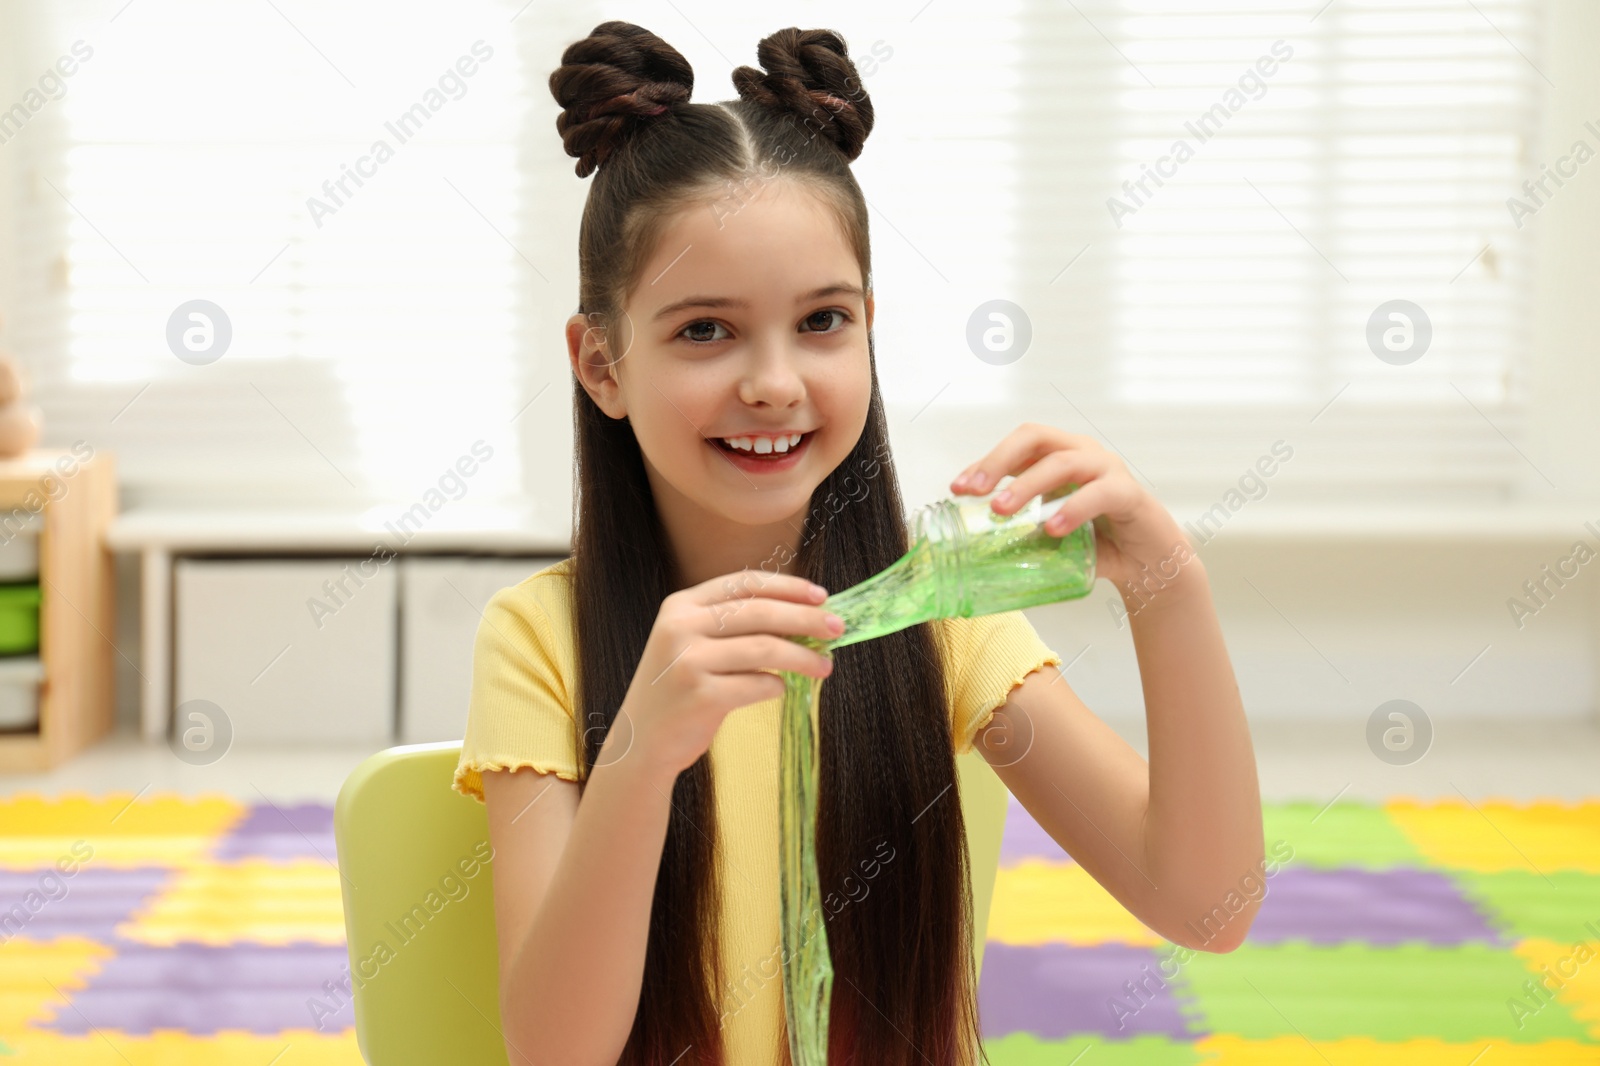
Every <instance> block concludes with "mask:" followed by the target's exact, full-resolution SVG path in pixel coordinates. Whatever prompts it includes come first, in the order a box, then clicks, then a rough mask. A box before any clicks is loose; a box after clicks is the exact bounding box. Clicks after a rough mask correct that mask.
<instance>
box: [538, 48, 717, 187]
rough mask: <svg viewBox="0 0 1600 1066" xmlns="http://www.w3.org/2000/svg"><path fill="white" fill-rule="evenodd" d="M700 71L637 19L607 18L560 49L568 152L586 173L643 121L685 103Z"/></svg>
mask: <svg viewBox="0 0 1600 1066" xmlns="http://www.w3.org/2000/svg"><path fill="white" fill-rule="evenodd" d="M693 89H694V71H693V69H691V68H690V66H689V61H688V60H686V59H684V58H683V55H682V53H680V52H679V51H678V50H677V49H676V48H674V47H672V46H671V45H670V44H668V43H667V42H666V41H663V40H662V39H661V38H660V37H657V36H656V35H655V34H653V33H651V32H650V31H649V30H647V29H645V28H644V27H642V26H635V25H634V24H633V23H631V22H619V21H615V20H613V21H611V22H602V23H601V24H600V25H598V26H596V27H595V28H594V30H593V31H592V32H590V34H589V36H587V37H585V38H584V39H583V40H581V41H574V42H573V43H572V44H570V45H568V46H567V50H566V51H565V52H562V53H561V66H560V67H558V68H557V69H556V70H555V71H554V72H553V73H551V75H550V93H551V95H553V96H554V97H555V98H556V103H558V104H560V105H561V106H562V107H563V108H564V109H565V110H563V111H562V112H561V114H560V115H558V116H557V117H556V132H558V133H560V134H561V143H562V146H563V147H565V148H566V150H567V154H568V155H570V156H575V157H576V158H577V160H578V165H577V168H576V169H577V172H578V177H580V178H582V177H587V176H588V175H589V174H590V173H592V172H593V171H594V169H595V168H596V167H599V166H601V165H602V164H603V163H605V161H606V159H607V158H608V157H609V156H610V155H611V153H612V152H613V151H615V150H616V148H617V146H618V145H619V144H621V143H622V142H623V141H625V140H626V139H627V138H628V136H629V135H631V134H632V133H633V132H634V131H635V130H637V129H638V128H639V127H640V126H641V125H642V124H643V123H642V122H641V121H639V120H641V119H645V118H649V117H650V116H653V115H659V114H662V113H663V112H664V111H667V110H670V109H671V108H672V106H673V105H674V104H681V103H685V102H687V101H688V99H689V95H690V93H691V92H692V91H693Z"/></svg>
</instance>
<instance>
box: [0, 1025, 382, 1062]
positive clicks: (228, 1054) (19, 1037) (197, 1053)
mask: <svg viewBox="0 0 1600 1066" xmlns="http://www.w3.org/2000/svg"><path fill="white" fill-rule="evenodd" d="M0 1040H4V1041H6V1042H7V1043H8V1044H9V1045H10V1051H11V1055H12V1057H10V1058H0V1061H4V1062H5V1063H6V1064H7V1066H10V1064H11V1063H19V1064H22V1063H26V1064H28V1066H33V1064H35V1063H37V1064H38V1066H362V1061H361V1050H360V1048H359V1047H357V1045H356V1033H355V1030H354V1029H351V1030H349V1031H348V1032H346V1033H343V1034H340V1035H337V1036H330V1035H329V1034H327V1033H318V1032H316V1031H314V1030H311V1029H307V1030H304V1031H300V1030H285V1031H284V1032H282V1033H278V1034H275V1035H273V1036H256V1035H254V1034H252V1033H240V1032H232V1031H229V1032H222V1033H218V1034H216V1035H215V1036H205V1037H193V1036H188V1035H186V1034H184V1033H177V1032H170V1031H165V1030H163V1031H161V1032H158V1033H154V1034H152V1035H150V1036H130V1035H128V1034H126V1033H120V1032H117V1031H115V1030H102V1031H101V1032H100V1033H98V1034H90V1035H88V1036H61V1035H59V1034H57V1033H45V1032H38V1031H29V1032H26V1033H18V1034H13V1033H6V1034H4V1035H0Z"/></svg>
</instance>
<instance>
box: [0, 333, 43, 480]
mask: <svg viewBox="0 0 1600 1066" xmlns="http://www.w3.org/2000/svg"><path fill="white" fill-rule="evenodd" d="M38 439H39V408H38V407H36V406H34V405H33V404H31V403H29V402H28V398H27V396H26V395H24V392H23V387H22V368H21V366H20V365H19V364H18V363H17V361H16V360H15V359H14V358H12V357H11V356H9V355H7V354H6V353H4V352H0V458H4V459H12V458H15V457H16V456H19V455H21V454H23V453H24V452H26V451H27V450H28V449H29V448H31V447H33V445H34V442H35V441H37V440H38Z"/></svg>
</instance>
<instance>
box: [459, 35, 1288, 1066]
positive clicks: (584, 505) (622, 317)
mask: <svg viewBox="0 0 1600 1066" xmlns="http://www.w3.org/2000/svg"><path fill="white" fill-rule="evenodd" d="M757 56H758V57H759V60H760V62H761V64H762V66H763V67H764V69H756V68H753V67H740V68H739V69H738V70H736V71H734V73H733V82H734V85H735V87H736V89H737V91H738V95H739V99H737V100H732V101H728V102H725V103H720V104H694V103H690V102H689V97H690V91H691V88H692V86H693V80H694V79H693V73H692V72H691V70H690V68H689V65H688V64H687V63H686V62H685V61H684V58H683V56H682V55H680V54H679V53H678V52H677V51H676V50H675V49H673V48H672V47H671V46H669V45H668V44H666V43H665V42H664V41H662V40H661V39H660V38H659V37H657V36H655V35H654V34H652V33H650V32H648V31H647V30H644V29H642V28H640V27H638V26H634V25H631V24H628V23H625V22H606V23H603V24H601V25H600V26H597V27H596V28H595V29H594V31H593V32H592V33H591V34H590V35H589V36H588V37H587V38H585V39H584V40H581V41H578V42H576V43H574V44H572V45H571V46H570V47H568V48H567V50H566V51H565V53H564V54H563V55H562V65H561V67H560V69H558V70H556V71H555V72H554V73H553V74H552V75H551V78H550V88H551V91H552V93H553V94H554V95H555V98H556V100H557V101H558V102H559V103H560V104H561V106H562V107H563V108H564V109H565V110H564V111H563V112H562V114H561V115H560V117H559V118H558V119H557V120H556V128H557V130H558V131H559V132H560V133H561V136H562V142H563V144H564V146H565V148H566V150H567V152H568V153H570V154H571V155H573V156H575V157H577V159H578V163H577V168H576V169H577V174H578V176H579V177H580V178H581V177H586V176H588V175H589V174H590V173H592V172H596V171H598V173H597V175H596V177H595V179H594V182H593V184H592V185H591V187H590V189H589V196H588V201H587V203H586V205H585V208H584V212H583V220H582V228H581V230H580V233H579V269H580V293H579V295H580V302H579V307H578V312H577V313H576V314H574V315H573V316H572V318H571V319H570V320H569V322H568V324H567V329H566V339H567V347H568V355H569V358H570V362H571V366H572V371H573V391H572V397H573V422H574V427H575V434H576V452H577V473H576V479H575V485H576V501H575V502H576V508H575V510H576V516H575V523H574V537H573V546H572V554H571V557H570V558H569V559H567V560H565V561H563V562H561V563H559V564H556V565H554V566H551V567H548V568H546V569H544V570H541V571H540V572H538V573H536V574H534V575H533V576H531V577H529V578H527V579H526V580H524V581H523V582H521V583H520V584H518V585H515V586H513V587H511V588H507V589H502V590H501V591H500V592H498V593H497V594H496V595H495V596H494V598H493V600H492V601H491V602H490V604H489V606H488V608H487V610H486V612H485V614H484V619H483V623H482V625H481V626H480V627H479V630H478V635H477V644H476V648H475V651H474V661H473V686H472V698H471V704H470V711H469V716H468V721H467V728H466V737H465V740H464V742H463V745H462V752H461V762H460V765H459V767H458V769H457V771H456V776H455V788H456V789H457V790H458V791H460V792H462V793H464V794H466V795H471V796H475V797H477V798H479V799H481V800H483V801H484V802H485V804H486V805H487V814H488V823H489V834H490V839H491V842H492V844H493V846H494V854H495V864H494V865H495V878H494V884H495V892H494V902H495V916H496V925H497V935H498V940H499V965H500V995H501V1003H500V1006H501V1017H502V1021H503V1034H504V1036H505V1042H506V1049H507V1054H508V1055H509V1057H510V1060H511V1062H512V1063H513V1064H516V1066H524V1064H537V1066H557V1064H559V1066H601V1064H606V1066H609V1064H612V1063H626V1064H630V1066H632V1064H637V1066H671V1064H674V1063H677V1064H681V1066H690V1064H694V1066H704V1064H712V1063H725V1064H727V1066H771V1064H774V1063H787V1061H788V1050H787V1036H786V1033H785V1029H784V1023H783V1000H782V979H781V973H780V968H779V967H780V963H781V961H782V954H781V947H780V940H779V911H778V908H779V887H778V854H779V846H778V843H779V842H778V784H777V770H778V726H779V721H778V711H779V704H780V696H781V693H782V691H783V683H782V680H781V679H780V678H779V677H778V676H777V672H778V671H783V670H788V671H795V672H798V673H802V674H809V675H812V676H817V677H827V678H828V679H829V680H828V681H827V683H826V684H825V685H823V687H822V701H821V705H820V709H819V712H818V713H819V719H820V738H819V750H820V768H819V793H820V798H819V801H818V812H817V823H818V827H817V833H818V844H817V865H818V872H819V876H820V881H821V891H822V893H823V894H824V896H826V897H827V898H828V899H829V900H830V901H832V902H831V903H830V905H829V906H828V908H827V911H828V913H827V914H826V915H825V928H826V931H827V939H828V946H829V949H830V952H831V954H832V962H833V968H834V982H833V999H832V1003H831V1026H830V1049H829V1060H830V1061H831V1062H834V1063H847V1062H849V1063H857V1064H860V1066H890V1064H894V1066H898V1064H907V1066H909V1064H912V1063H918V1064H922V1063H929V1064H933V1066H967V1064H969V1063H973V1062H976V1061H978V1060H979V1059H980V1057H981V1055H982V1052H981V1050H980V1048H979V1041H978V1023H977V1017H976V1015H977V1001H976V989H975V987H974V986H975V981H974V978H973V966H972V938H973V937H974V936H978V937H981V936H982V935H983V932H984V931H983V930H981V929H972V928H970V925H971V917H970V908H971V901H970V890H969V885H968V871H967V854H966V843H965V837H964V834H963V824H962V818H961V805H960V799H959V794H958V793H957V792H956V790H955V782H956V765H955V756H956V755H957V754H958V753H964V752H967V751H970V750H972V749H973V748H976V749H977V750H979V751H980V752H981V753H982V754H983V756H984V758H985V759H987V760H988V761H989V763H990V764H991V765H992V766H994V768H995V770H996V772H997V773H998V774H999V776H1000V778H1001V780H1002V781H1004V783H1005V784H1006V786H1007V787H1008V788H1009V789H1010V790H1011V793H1012V794H1013V795H1015V796H1016V797H1017V798H1018V799H1019V800H1020V801H1021V802H1022V804H1023V805H1024V806H1026V807H1027V809H1028V811H1029V812H1030V813H1031V814H1032V815H1033V817H1034V818H1035V819H1037V821H1038V822H1039V824H1040V825H1041V826H1042V827H1043V828H1044V829H1045V830H1046V831H1047V832H1048V833H1049V834H1050V835H1051V836H1052V837H1053V838H1054V839H1055V840H1056V841H1057V842H1059V843H1060V844H1061V846H1062V847H1063V848H1064V849H1065V850H1066V851H1067V852H1068V853H1070V854H1071V855H1072V856H1073V858H1074V859H1076V860H1077V861H1078V862H1079V863H1080V864H1082V866H1083V867H1084V869H1085V870H1086V871H1087V872H1088V873H1089V874H1090V875H1092V876H1093V877H1094V878H1095V879H1096V880H1097V881H1098V882H1099V883H1100V884H1102V885H1104V886H1105V887H1106V888H1107V889H1108V890H1109V891H1110V892H1111V893H1112V894H1113V895H1114V896H1115V897H1116V898H1117V899H1118V900H1119V901H1120V902H1121V903H1122V904H1123V905H1124V906H1126V907H1127V909H1128V910H1129V911H1130V912H1131V913H1133V914H1134V915H1136V916H1137V917H1138V918H1139V919H1140V920H1141V921H1143V922H1144V923H1145V924H1146V925H1148V926H1149V927H1150V928H1151V929H1153V930H1154V931H1156V932H1157V933H1159V934H1161V935H1162V936H1164V937H1166V938H1167V939H1168V940H1171V941H1173V942H1175V943H1177V944H1181V945H1186V946H1189V947H1193V948H1198V949H1203V950H1208V951H1227V950H1230V949H1232V948H1233V947H1235V946H1237V945H1238V944H1239V942H1240V941H1241V940H1242V939H1243V937H1244V935H1245V932H1246V930H1247V929H1248V927H1249V925H1250V922H1251V920H1252V918H1253V917H1254V909H1255V904H1254V903H1251V904H1249V906H1248V907H1247V909H1245V910H1244V911H1236V912H1232V913H1231V915H1230V913H1229V912H1227V911H1223V912H1221V913H1223V914H1224V915H1228V916H1229V917H1228V920H1227V921H1226V922H1225V924H1223V925H1222V926H1221V927H1220V929H1217V928H1215V927H1209V926H1208V927H1207V928H1211V929H1212V932H1211V935H1210V936H1209V938H1208V939H1207V940H1205V941H1204V942H1201V941H1199V940H1198V938H1197V935H1196V933H1195V932H1194V931H1193V929H1192V928H1191V924H1190V923H1191V921H1199V920H1201V918H1202V916H1206V917H1210V916H1212V915H1214V914H1215V913H1218V912H1217V910H1216V908H1217V907H1218V904H1219V902H1220V901H1221V900H1223V898H1224V897H1225V896H1227V895H1229V894H1230V893H1233V890H1234V886H1236V885H1237V884H1238V883H1239V881H1240V878H1241V877H1242V876H1244V875H1246V874H1249V873H1252V872H1259V870H1260V869H1261V867H1262V858H1263V856H1262V851H1263V849H1262V826H1261V810H1260V801H1259V795H1258V790H1257V784H1256V775H1255V764H1254V761H1253V755H1252V752H1251V746H1250V738H1249V733H1248V731H1247V729H1246V724H1245V717H1244V713H1243V709H1242V707H1241V705H1240V700H1239V692H1238V688H1237V686H1236V684H1235V682H1234V678H1233V672H1232V668H1231V666H1230V664H1229V661H1228V655H1227V650H1226V648H1225V647H1224V645H1223V641H1222V635H1221V631H1220V628H1219V626H1218V623H1217V618H1216V613H1215V611H1214V609H1213V607H1212V602H1211V594H1210V589H1209V586H1208V584H1207V578H1206V573H1205V569H1204V567H1202V566H1201V563H1200V560H1199V559H1197V558H1196V557H1195V556H1194V555H1193V554H1192V552H1191V551H1190V550H1189V544H1188V542H1187V540H1186V539H1185V538H1184V535H1183V533H1182V531H1181V530H1180V529H1179V527H1178V525H1177V524H1176V523H1175V522H1174V521H1173V519H1172V517H1171V516H1170V515H1169V514H1168V513H1167V512H1166V511H1165V510H1164V509H1163V508H1162V507H1161V505H1160V504H1159V503H1157V502H1156V500H1155V499H1153V498H1152V497H1151V496H1150V495H1149V493H1147V492H1146V491H1145V490H1144V489H1143V488H1142V487H1140V486H1139V484H1137V483H1136V482H1135V481H1134V480H1133V479H1132V478H1131V477H1130V476H1129V475H1128V473H1127V470H1126V469H1125V468H1124V466H1123V464H1122V463H1121V462H1120V461H1118V460H1117V459H1116V458H1115V457H1113V456H1112V455H1110V454H1109V453H1107V452H1106V451H1104V450H1103V449H1102V448H1101V447H1100V446H1099V445H1098V444H1097V443H1096V442H1095V441H1094V440H1093V439H1091V438H1088V437H1082V436H1077V435H1074V434H1069V433H1064V432H1062V431H1060V430H1058V429H1055V428H1053V427H1050V426H1043V425H1034V424H1025V425H1022V426H1020V427H1018V428H1017V430H1016V431H1015V432H1013V433H1012V434H1010V435H1009V436H1007V437H1006V438H1005V439H1004V440H1002V441H1000V442H999V443H998V444H997V445H996V446H995V447H994V449H993V450H992V451H991V452H989V454H988V455H986V456H984V457H983V458H982V459H980V460H979V461H978V462H976V463H974V464H972V465H971V466H969V467H968V468H967V469H966V470H965V471H963V472H962V473H961V474H960V476H959V477H957V478H956V479H955V481H954V482H952V484H951V491H952V492H954V493H971V494H976V495H984V494H986V493H989V492H991V491H993V489H994V488H995V486H996V483H997V482H999V481H1000V480H1001V479H1002V478H1005V477H1008V476H1010V477H1012V478H1013V480H1012V481H1011V482H1010V484H1009V491H1007V492H1001V493H999V494H997V495H995V496H994V498H993V501H992V504H991V506H992V507H993V508H994V510H995V511H996V512H998V513H1000V514H1009V513H1012V512H1014V511H1015V510H1017V509H1018V508H1020V507H1021V506H1023V505H1024V504H1025V503H1027V502H1028V501H1029V500H1030V499H1032V498H1033V497H1034V496H1039V495H1045V494H1050V493H1052V492H1054V491H1055V490H1058V489H1061V488H1062V487H1063V486H1065V485H1066V484H1068V483H1069V482H1072V483H1076V484H1079V485H1081V486H1082V487H1081V488H1080V489H1079V490H1078V491H1077V492H1076V493H1074V494H1073V495H1072V496H1071V497H1070V498H1068V499H1067V500H1066V501H1065V502H1064V504H1063V505H1062V507H1061V509H1060V513H1059V516H1058V519H1057V520H1056V522H1055V524H1054V525H1053V526H1052V527H1051V529H1050V531H1051V532H1052V533H1056V534H1063V533H1066V532H1067V531H1068V530H1070V529H1072V528H1075V527H1076V526H1078V525H1080V524H1082V523H1084V522H1087V521H1091V520H1092V521H1093V522H1094V524H1095V529H1096V537H1097V541H1098V545H1097V546H1098V555H1099V560H1098V573H1099V575H1100V576H1102V577H1106V578H1108V579H1110V580H1111V581H1112V582H1114V583H1115V584H1116V585H1117V586H1118V588H1119V589H1120V590H1121V591H1122V595H1123V599H1124V602H1125V604H1126V606H1127V608H1128V614H1129V617H1130V624H1131V627H1132V632H1133V640H1134V646H1135V648H1136V649H1137V652H1138V659H1139V667H1140V671H1141V675H1142V678H1143V682H1144V694H1145V701H1146V704H1147V716H1148V721H1149V750H1150V762H1149V765H1148V767H1147V766H1146V764H1145V761H1144V760H1143V759H1142V758H1140V756H1139V755H1138V754H1137V753H1136V752H1134V751H1133V750H1132V749H1131V748H1130V747H1129V746H1128V745H1127V744H1125V743H1124V742H1123V741H1122V740H1121V739H1120V738H1119V737H1118V736H1117V735H1116V734H1115V733H1113V732H1112V731H1111V730H1110V728H1108V727H1107V726H1106V725H1105V724H1104V723H1102V722H1101V721H1100V720H1099V719H1098V718H1096V717H1095V716H1094V715H1093V714H1092V713H1091V712H1090V711H1089V710H1088V708H1086V707H1085V706H1084V705H1083V703H1082V702H1080V701H1079V699H1078V697H1077V696H1076V695H1075V694H1074V693H1073V691H1072V688H1071V686H1070V685H1068V684H1067V683H1066V682H1065V681H1064V680H1063V678H1062V677H1061V675H1060V673H1059V672H1058V671H1057V669H1056V667H1057V666H1059V665H1060V663H1061V659H1060V657H1059V656H1057V655H1056V654H1055V653H1054V652H1052V651H1051V650H1050V648H1048V647H1046V646H1045V645H1044V643H1043V642H1042V641H1041V640H1040V639H1039V637H1038V635H1037V634H1036V633H1035V632H1034V630H1033V627H1032V626H1031V625H1030V623H1029V621H1028V619H1027V618H1026V617H1025V616H1024V615H1023V614H1022V613H1021V612H1010V613H1006V614H1000V615H991V616H987V617H982V618H973V619H949V620H944V621H940V622H935V623H926V624H923V625H918V626H914V627H912V628H910V629H906V630H903V631H901V632H899V633H895V634H892V635H890V636H886V637H882V638H879V639H877V640H871V641H865V642H862V643H860V644H854V645H850V646H848V647H845V648H842V649H839V650H838V651H837V652H836V653H835V654H834V657H833V660H832V662H831V663H830V662H829V660H828V659H826V658H825V657H823V656H821V655H819V654H816V653H815V652H813V651H811V650H809V649H807V648H805V647H803V646H802V645H801V644H799V643H797V642H796V641H793V640H791V639H789V638H790V637H791V636H796V635H800V634H808V635H810V636H813V637H818V638H829V637H832V636H835V635H837V634H838V633H839V631H840V628H841V626H840V622H839V620H838V619H837V618H835V617H834V616H833V615H831V614H829V612H828V609H827V603H826V601H825V597H826V591H825V590H828V589H834V590H838V589H844V588H848V587H849V586H851V585H854V584H856V583H857V582H859V581H862V580H864V579H865V578H868V577H870V576H872V575H873V574H875V573H877V572H879V571H880V570H882V569H883V568H884V567H886V566H888V565H889V564H890V563H892V562H894V561H895V560H896V559H898V558H900V556H901V555H903V554H904V553H905V551H906V550H907V548H908V546H909V545H908V543H907V533H906V527H905V521H906V512H905V508H904V506H903V503H902V499H901V495H900V490H899V487H898V485H897V484H896V478H895V473H894V467H893V464H892V462H891V459H890V452H889V445H888V432H887V425H886V421H885V417H884V408H883V401H882V399H881V397H880V394H879V390H878V377H877V371H876V365H875V362H874V355H873V341H872V332H871V329H872V316H873V295H872V288H871V277H872V270H871V252H870V247H869V243H868V226H867V223H868V214H867V206H866V202H865V200H864V199H863V197H862V194H861V190H860V188H859V187H858V186H857V184H856V181H855V178H854V176H853V174H852V172H851V170H850V166H849V164H850V162H851V161H853V160H854V159H855V158H856V157H857V156H858V155H859V154H860V152H861V149H862V145H863V143H864V141H865V139H866V137H867V134H868V133H869V132H871V130H872V125H873V109H872V102H871V100H870V99H869V98H868V97H867V94H866V93H865V92H864V91H863V89H862V87H861V82H860V80H859V78H858V77H857V74H856V68H855V66H854V64H853V63H852V62H851V61H850V59H849V57H848V54H847V52H846V49H845V42H844V40H843V38H841V37H840V36H839V35H838V34H836V33H833V32H830V31H827V30H799V29H794V28H790V29H785V30H780V31H779V32H777V33H775V34H773V35H772V36H770V37H768V38H766V39H765V40H763V41H762V42H761V44H760V47H759V48H758V49H757ZM930 106H932V105H930Z"/></svg>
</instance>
